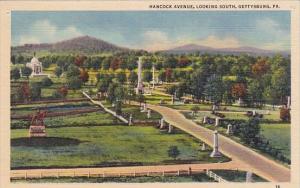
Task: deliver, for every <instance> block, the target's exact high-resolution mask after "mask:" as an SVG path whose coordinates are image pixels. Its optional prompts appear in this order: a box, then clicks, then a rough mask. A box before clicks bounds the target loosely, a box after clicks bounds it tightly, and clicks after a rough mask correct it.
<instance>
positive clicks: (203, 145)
mask: <svg viewBox="0 0 300 188" xmlns="http://www.w3.org/2000/svg"><path fill="white" fill-rule="evenodd" d="M205 150H206V145H205V143H204V142H203V144H202V147H201V151H205Z"/></svg>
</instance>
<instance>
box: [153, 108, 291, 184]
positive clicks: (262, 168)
mask: <svg viewBox="0 0 300 188" xmlns="http://www.w3.org/2000/svg"><path fill="white" fill-rule="evenodd" d="M147 106H148V107H149V108H150V109H152V110H154V111H157V112H158V113H160V114H161V115H162V116H163V117H164V120H165V121H166V122H167V123H169V124H171V125H173V126H174V127H177V128H179V129H181V130H183V131H185V132H187V133H189V134H190V135H193V136H194V137H196V138H199V139H201V140H203V141H204V142H206V143H207V144H208V145H210V146H212V145H213V131H212V130H209V129H207V128H204V127H202V126H199V125H197V124H196V123H195V122H193V121H192V120H188V119H186V118H185V117H184V116H183V115H182V114H181V113H180V112H179V111H177V110H175V109H172V108H168V107H164V106H158V105H151V104H148V105H147ZM219 150H220V151H221V152H222V153H223V154H225V155H227V156H229V157H230V158H232V159H233V160H234V161H238V162H239V163H240V164H242V165H243V166H248V169H249V171H252V172H254V173H256V174H257V175H259V176H261V177H264V178H266V179H267V180H269V181H273V182H289V181H290V169H289V168H287V167H285V166H282V165H280V164H278V163H276V162H275V161H273V160H271V159H268V158H266V157H265V156H263V155H261V154H258V153H257V152H255V151H253V150H251V149H249V148H248V147H245V146H243V145H241V144H239V143H236V142H235V141H233V140H231V139H229V138H227V137H225V136H222V135H220V134H219Z"/></svg>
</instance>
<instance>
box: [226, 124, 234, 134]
mask: <svg viewBox="0 0 300 188" xmlns="http://www.w3.org/2000/svg"><path fill="white" fill-rule="evenodd" d="M226 133H227V134H229V135H230V134H232V133H233V132H232V125H231V124H230V123H229V124H228V125H227V131H226Z"/></svg>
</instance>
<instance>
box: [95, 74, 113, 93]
mask: <svg viewBox="0 0 300 188" xmlns="http://www.w3.org/2000/svg"><path fill="white" fill-rule="evenodd" d="M111 83H112V77H111V76H110V75H107V74H105V75H103V77H102V78H100V79H99V81H98V84H97V88H98V91H99V92H101V93H106V92H107V91H108V87H109V85H110V84H111Z"/></svg>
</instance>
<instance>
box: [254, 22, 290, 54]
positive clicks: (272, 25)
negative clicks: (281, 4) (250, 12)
mask: <svg viewBox="0 0 300 188" xmlns="http://www.w3.org/2000/svg"><path fill="white" fill-rule="evenodd" d="M255 27H256V33H257V34H258V36H257V37H258V40H260V44H261V46H260V47H261V48H263V49H269V50H287V49H290V33H289V31H290V29H289V28H287V27H283V26H282V25H280V24H279V23H278V22H276V21H275V20H273V19H271V18H264V19H261V20H257V21H256V26H255Z"/></svg>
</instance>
